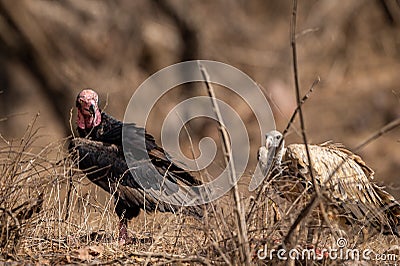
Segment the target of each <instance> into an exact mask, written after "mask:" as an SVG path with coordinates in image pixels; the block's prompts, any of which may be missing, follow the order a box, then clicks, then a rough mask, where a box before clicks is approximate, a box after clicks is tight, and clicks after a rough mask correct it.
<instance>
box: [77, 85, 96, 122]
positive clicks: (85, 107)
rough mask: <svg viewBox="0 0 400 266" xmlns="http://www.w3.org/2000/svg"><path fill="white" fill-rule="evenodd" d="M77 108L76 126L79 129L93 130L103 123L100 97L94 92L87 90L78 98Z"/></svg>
mask: <svg viewBox="0 0 400 266" xmlns="http://www.w3.org/2000/svg"><path fill="white" fill-rule="evenodd" d="M76 108H77V109H78V119H77V121H76V124H77V125H78V127H79V128H81V129H85V128H89V129H90V128H93V127H95V126H98V125H99V124H100V122H101V113H100V109H99V96H98V95H97V93H96V92H95V91H94V90H91V89H85V90H83V91H81V92H80V93H79V94H78V97H76Z"/></svg>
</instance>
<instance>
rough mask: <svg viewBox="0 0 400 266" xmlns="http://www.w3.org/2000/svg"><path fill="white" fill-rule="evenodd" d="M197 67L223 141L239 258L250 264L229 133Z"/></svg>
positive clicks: (205, 76)
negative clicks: (232, 199) (233, 208)
mask: <svg viewBox="0 0 400 266" xmlns="http://www.w3.org/2000/svg"><path fill="white" fill-rule="evenodd" d="M199 68H200V72H201V74H202V76H203V78H204V80H205V84H206V87H207V92H208V95H209V96H210V99H211V102H212V106H213V109H214V112H215V115H216V116H217V120H218V123H219V131H220V133H221V137H222V143H223V146H222V147H223V151H224V159H225V164H226V165H227V166H228V167H229V170H230V177H231V182H232V185H233V196H234V200H235V204H236V209H235V210H236V218H237V223H238V231H239V232H238V239H239V244H240V247H241V248H240V249H239V250H240V253H241V256H242V258H241V260H242V262H243V263H245V265H250V264H251V262H250V246H249V241H248V236H247V226H246V218H245V214H244V211H243V208H242V204H241V202H240V195H239V189H238V186H237V184H236V183H235V182H234V178H235V177H236V171H235V165H234V162H233V158H232V149H231V145H230V141H229V135H228V132H227V130H226V127H225V124H224V121H223V119H222V115H221V112H220V110H219V106H218V103H217V99H216V97H215V92H214V89H213V87H212V85H211V83H210V78H209V75H208V73H207V70H206V69H205V67H204V66H203V65H202V64H200V62H199Z"/></svg>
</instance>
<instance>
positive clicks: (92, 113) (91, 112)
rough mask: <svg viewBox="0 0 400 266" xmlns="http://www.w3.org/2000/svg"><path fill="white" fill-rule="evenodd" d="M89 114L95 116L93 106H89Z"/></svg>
mask: <svg viewBox="0 0 400 266" xmlns="http://www.w3.org/2000/svg"><path fill="white" fill-rule="evenodd" d="M89 113H90V115H91V116H93V117H95V116H96V110H95V106H94V104H91V105H90V107H89Z"/></svg>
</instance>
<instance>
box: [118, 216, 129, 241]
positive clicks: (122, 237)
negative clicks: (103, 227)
mask: <svg viewBox="0 0 400 266" xmlns="http://www.w3.org/2000/svg"><path fill="white" fill-rule="evenodd" d="M118 241H119V242H120V243H121V244H129V243H128V242H129V240H128V220H127V219H126V218H122V219H121V220H120V221H119V236H118Z"/></svg>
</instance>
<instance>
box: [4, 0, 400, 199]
mask: <svg viewBox="0 0 400 266" xmlns="http://www.w3.org/2000/svg"><path fill="white" fill-rule="evenodd" d="M299 2H300V3H299V10H298V11H299V12H298V27H297V31H298V38H297V45H298V56H299V58H298V59H299V72H300V84H301V88H302V93H303V94H304V93H305V92H306V91H307V90H308V88H309V86H310V85H311V84H312V83H313V81H314V80H315V79H316V77H318V76H319V77H320V78H321V82H320V84H319V85H318V86H317V88H316V90H315V92H314V93H313V94H312V96H311V98H310V99H309V100H308V101H307V102H306V104H305V105H304V109H305V115H306V116H305V118H306V127H307V133H308V136H309V140H310V141H311V142H314V143H319V142H323V141H326V140H334V141H336V142H342V143H344V144H345V145H346V146H348V147H349V148H354V147H355V146H357V145H358V144H360V143H361V142H362V141H363V140H365V139H366V138H368V137H369V136H370V135H371V134H373V133H374V132H375V131H376V130H378V129H380V128H381V127H382V126H384V125H385V124H387V123H389V122H390V121H392V120H393V119H395V118H397V117H399V115H400V85H399V84H400V5H399V3H398V2H396V1H390V0H388V1H367V0H364V1H363V0H351V1H331V0H319V1H313V0H309V1H299ZM290 14H291V1H265V0H251V1H228V0H219V1H211V0H210V1H197V0H164V1H157V0H153V1H147V0H141V1H130V0H118V1H80V0H66V1H1V2H0V91H2V93H1V94H0V134H1V136H2V137H3V138H5V139H7V140H10V139H12V138H16V137H21V136H22V134H23V132H24V130H25V128H26V125H27V123H29V122H30V121H31V118H32V117H33V116H34V115H35V114H36V113H37V112H40V120H39V124H40V125H41V126H42V127H43V129H42V130H41V131H40V132H41V135H42V136H44V138H42V139H41V140H40V143H42V144H46V143H48V142H50V141H55V140H57V139H60V138H62V137H65V136H68V135H70V134H71V130H70V125H69V119H70V110H71V108H73V107H74V101H75V97H76V94H77V93H78V92H79V90H80V89H81V88H85V87H92V88H95V89H96V90H97V91H98V92H99V94H100V97H101V98H102V106H104V104H105V103H106V102H107V106H106V110H107V112H109V113H111V114H112V115H113V116H115V117H117V118H119V119H122V118H123V114H124V111H125V107H126V105H127V103H128V101H129V98H130V97H131V95H132V93H133V92H134V90H135V89H136V88H137V87H138V86H139V85H140V84H141V83H142V82H143V81H144V80H145V79H146V78H147V77H149V76H150V75H151V74H153V73H155V72H156V71H158V70H160V69H162V68H163V67H166V66H169V65H171V64H174V63H177V62H181V61H184V60H190V59H208V60H217V61H221V62H224V63H227V64H230V65H232V66H235V67H237V68H239V69H241V70H242V71H244V72H245V73H247V74H248V75H249V76H250V77H251V78H252V79H253V80H255V81H256V82H258V83H259V84H260V85H261V86H262V87H263V89H264V92H265V94H266V96H267V97H269V98H270V103H271V106H272V108H273V111H274V114H275V118H276V123H277V128H278V129H279V130H282V129H283V128H284V127H285V126H286V124H287V122H288V118H289V117H290V116H291V114H292V112H293V110H294V109H295V107H296V105H295V97H294V95H295V94H294V87H293V75H292V65H291V62H292V60H291V50H290V42H289V27H290V25H289V24H290ZM191 88H192V89H191ZM200 94H201V95H204V94H205V91H204V89H203V87H202V86H193V87H190V86H185V87H184V88H181V89H179V90H176V91H173V92H171V94H170V95H166V96H165V99H164V102H163V103H162V104H160V105H159V106H157V107H156V108H155V111H154V112H155V113H156V115H157V116H156V117H158V118H159V119H160V117H164V116H165V115H166V113H167V112H168V110H170V109H171V108H172V107H173V106H174V104H175V103H178V102H179V101H180V100H182V99H185V98H188V97H190V96H195V95H200ZM217 94H218V96H219V97H221V99H223V100H225V101H227V102H228V103H230V104H232V105H234V107H235V108H236V109H237V110H238V112H239V113H240V114H241V116H242V118H243V121H245V123H246V125H247V127H248V130H249V132H250V134H251V141H252V144H251V147H252V149H251V152H252V154H251V164H252V165H253V166H254V165H255V157H256V156H255V153H256V149H257V147H258V146H259V145H260V144H261V143H260V139H259V134H260V132H259V130H258V128H257V124H256V123H255V121H254V117H253V116H252V115H251V113H249V110H248V108H246V107H243V103H240V102H238V100H237V99H236V98H237V97H236V98H235V97H232V96H231V94H230V93H229V92H228V91H226V90H219V91H218V92H217ZM107 98H108V101H106V99H107ZM138 111H139V112H140V110H138ZM158 122H159V121H158ZM72 125H73V127H75V118H73V119H72ZM159 126H160V122H159V123H157V121H156V122H153V123H151V124H150V125H149V127H148V131H149V132H150V133H151V134H153V135H154V136H155V137H156V139H157V140H158V142H159V136H160V134H159V133H160V132H159ZM214 127H215V124H213V123H210V122H209V121H203V122H198V123H197V124H196V123H194V124H193V125H192V127H191V129H192V130H190V134H191V135H192V137H193V138H194V140H195V143H196V142H197V141H198V140H199V139H200V138H201V137H202V136H205V135H211V136H212V137H214V138H218V133H217V131H216V130H215V128H214ZM213 128H214V129H213ZM297 128H298V126H297ZM399 133H400V129H396V130H394V131H392V132H391V133H389V134H386V135H385V136H383V137H381V138H379V139H377V140H376V141H374V142H373V143H371V144H370V145H368V146H367V147H366V148H364V149H363V150H362V151H360V152H359V153H360V154H361V155H362V157H363V158H364V159H365V161H366V162H367V163H368V164H369V165H370V166H371V167H372V168H373V169H375V170H376V176H377V178H376V180H377V181H378V182H380V183H381V182H382V183H385V185H388V186H389V187H390V188H391V191H392V192H395V193H396V194H397V196H398V197H400V189H399V186H400V179H399V178H400V174H399V172H400V149H399V147H400V143H399V141H400V134H399ZM300 140H301V139H300V138H299V136H298V134H297V133H296V132H295V131H293V130H292V131H291V134H290V135H289V136H288V143H291V142H297V141H300ZM195 146H197V145H195ZM184 149H185V148H184ZM186 149H187V148H186ZM186 153H188V151H187V150H186ZM217 160H220V159H218V158H217ZM217 163H218V164H220V165H222V164H223V163H222V160H220V161H219V162H217ZM396 191H397V192H396Z"/></svg>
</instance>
